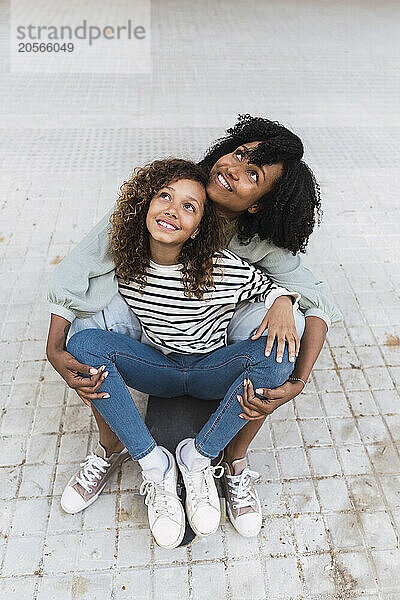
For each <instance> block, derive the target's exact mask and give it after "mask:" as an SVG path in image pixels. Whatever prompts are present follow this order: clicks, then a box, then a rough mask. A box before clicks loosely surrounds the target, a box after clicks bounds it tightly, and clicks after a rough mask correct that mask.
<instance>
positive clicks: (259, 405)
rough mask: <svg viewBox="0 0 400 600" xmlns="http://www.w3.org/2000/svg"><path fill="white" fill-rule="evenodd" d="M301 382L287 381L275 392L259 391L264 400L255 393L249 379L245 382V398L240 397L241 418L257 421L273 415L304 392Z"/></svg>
mask: <svg viewBox="0 0 400 600" xmlns="http://www.w3.org/2000/svg"><path fill="white" fill-rule="evenodd" d="M303 387H304V386H303V384H302V382H301V381H296V382H293V383H292V382H291V381H286V382H285V383H284V384H283V385H281V386H280V387H278V388H275V389H273V390H270V389H267V388H260V389H257V390H256V391H257V394H258V395H259V396H263V398H262V399H260V398H257V396H256V395H255V393H254V388H253V384H252V383H251V381H250V380H249V379H245V380H244V385H243V396H238V397H237V398H238V400H239V402H240V405H241V407H242V408H243V412H242V413H241V415H240V416H241V417H242V418H243V419H246V421H257V420H259V419H265V417H267V416H268V415H270V414H272V413H273V412H274V410H276V409H277V408H279V407H280V406H282V404H286V402H289V400H293V398H295V397H296V396H298V395H299V394H300V392H302V391H303Z"/></svg>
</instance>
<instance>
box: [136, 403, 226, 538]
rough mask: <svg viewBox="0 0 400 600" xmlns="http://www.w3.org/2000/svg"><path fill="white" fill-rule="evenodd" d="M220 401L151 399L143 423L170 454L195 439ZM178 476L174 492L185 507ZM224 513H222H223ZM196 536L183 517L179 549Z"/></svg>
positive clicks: (219, 457)
mask: <svg viewBox="0 0 400 600" xmlns="http://www.w3.org/2000/svg"><path fill="white" fill-rule="evenodd" d="M218 406H219V400H199V399H197V398H192V397H191V396H180V397H178V398H158V397H157V396H150V397H149V401H148V404H147V411H146V417H145V423H146V425H147V427H148V429H149V431H150V433H151V435H152V436H153V437H154V439H155V440H156V442H157V444H159V445H160V446H164V447H165V448H167V449H168V450H169V451H170V452H171V453H172V454H173V455H175V449H176V447H177V445H178V444H179V442H180V441H181V440H183V439H185V438H188V437H195V436H196V435H197V433H198V432H199V431H200V429H201V428H202V427H203V425H204V424H205V423H206V422H207V420H208V418H209V416H210V415H211V414H212V413H213V412H214V411H215V410H216V409H217V408H218ZM222 457H223V453H222V452H221V455H220V456H218V457H217V458H216V459H214V460H213V461H212V464H213V465H214V466H217V465H218V464H220V462H221V461H222ZM178 472H179V475H178V484H177V492H178V496H179V498H180V499H181V501H182V505H183V507H184V508H185V500H186V491H185V486H184V485H183V481H182V476H181V474H180V471H178ZM222 514H224V511H222ZM195 539H196V534H195V533H194V531H193V529H192V528H191V527H190V525H189V521H188V519H187V518H186V529H185V535H184V536H183V540H182V542H181V543H180V545H179V546H178V548H185V547H188V546H190V545H191V544H193V542H194V541H195Z"/></svg>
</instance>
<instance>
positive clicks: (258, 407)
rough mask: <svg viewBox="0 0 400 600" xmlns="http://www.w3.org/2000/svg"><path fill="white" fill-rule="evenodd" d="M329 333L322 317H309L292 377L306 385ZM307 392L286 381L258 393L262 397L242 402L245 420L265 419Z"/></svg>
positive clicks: (294, 383) (298, 382)
mask: <svg viewBox="0 0 400 600" xmlns="http://www.w3.org/2000/svg"><path fill="white" fill-rule="evenodd" d="M326 333H327V327H326V324H325V322H324V321H323V320H322V319H320V318H319V317H306V326H305V330H304V333H303V337H302V338H301V344H300V352H299V356H298V358H297V360H296V364H295V367H294V371H293V373H292V374H291V376H290V377H298V378H299V379H302V380H303V381H305V382H307V380H308V378H309V376H310V373H311V371H312V368H313V366H314V364H315V361H316V360H317V358H318V356H319V353H320V352H321V349H322V346H323V345H324V342H325V338H326ZM303 389H304V385H303V383H302V382H301V381H296V382H291V381H286V382H285V383H284V384H283V385H281V386H280V387H278V388H275V389H268V388H261V389H257V390H255V392H256V394H257V395H259V396H262V399H259V398H257V397H256V396H255V395H254V394H253V395H252V398H251V400H247V403H246V404H245V403H244V402H245V400H244V399H242V406H243V410H244V414H243V417H244V418H245V419H247V420H249V421H254V420H258V419H264V418H265V417H266V416H267V415H270V414H271V413H273V412H274V410H276V409H277V408H278V407H279V406H282V404H286V402H289V400H293V398H295V397H296V396H297V395H298V394H300V392H302V391H303Z"/></svg>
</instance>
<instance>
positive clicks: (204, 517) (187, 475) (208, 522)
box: [175, 438, 224, 536]
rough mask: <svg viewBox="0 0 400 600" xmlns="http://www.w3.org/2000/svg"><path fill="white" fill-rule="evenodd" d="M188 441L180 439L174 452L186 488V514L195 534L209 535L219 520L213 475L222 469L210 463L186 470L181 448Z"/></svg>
mask: <svg viewBox="0 0 400 600" xmlns="http://www.w3.org/2000/svg"><path fill="white" fill-rule="evenodd" d="M188 441H190V438H188V439H186V440H182V441H181V442H180V443H179V444H178V447H177V448H176V452H175V454H176V462H177V463H178V467H179V470H180V472H181V473H182V478H183V483H184V485H185V488H186V504H185V506H186V515H187V518H188V520H189V523H190V526H191V528H192V529H193V531H194V532H195V533H196V535H199V536H206V535H211V534H212V533H215V532H216V531H217V529H218V527H219V523H220V520H221V507H220V503H219V496H218V492H217V488H216V485H215V481H214V477H216V478H219V477H222V475H223V472H224V470H223V468H222V467H213V466H212V465H211V464H210V465H209V466H208V467H206V468H205V469H202V470H201V471H188V470H187V468H186V466H185V464H184V463H183V461H182V459H181V448H182V446H184V445H185V444H186V443H187V442H188ZM210 463H211V461H210Z"/></svg>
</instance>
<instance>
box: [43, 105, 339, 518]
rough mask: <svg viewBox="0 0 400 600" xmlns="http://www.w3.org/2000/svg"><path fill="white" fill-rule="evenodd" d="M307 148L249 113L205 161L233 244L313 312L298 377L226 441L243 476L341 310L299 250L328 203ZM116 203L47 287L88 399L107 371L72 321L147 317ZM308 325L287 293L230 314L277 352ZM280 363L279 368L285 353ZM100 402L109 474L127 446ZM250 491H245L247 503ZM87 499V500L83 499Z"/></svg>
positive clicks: (63, 367)
mask: <svg viewBox="0 0 400 600" xmlns="http://www.w3.org/2000/svg"><path fill="white" fill-rule="evenodd" d="M302 155H303V145H302V142H301V140H300V139H299V138H298V137H297V136H296V135H295V134H293V133H292V132H291V131H289V130H288V129H287V128H286V127H283V126H282V125H279V124H278V123H274V122H272V121H269V120H268V119H262V118H255V117H251V116H249V115H244V116H242V117H240V118H239V121H238V123H237V124H236V125H235V126H234V127H233V128H231V129H229V130H228V131H227V133H226V135H225V137H223V138H221V139H220V140H218V141H217V142H216V143H215V144H214V146H212V148H211V149H210V150H209V151H208V152H207V154H206V156H205V158H204V160H203V163H202V164H203V166H204V167H205V168H206V169H207V170H208V172H209V180H208V184H207V193H208V196H209V197H210V199H211V200H212V201H213V203H214V204H215V206H216V207H217V209H218V212H219V213H220V215H222V216H223V217H224V219H225V225H226V228H227V229H228V237H227V241H229V246H228V247H229V249H230V250H232V251H234V252H235V253H236V254H238V255H240V256H241V257H242V258H245V259H246V260H247V261H249V262H250V263H255V264H256V265H257V266H258V267H260V268H262V269H263V270H264V271H265V272H266V274H267V275H269V276H270V277H271V279H272V280H273V281H274V282H275V283H277V284H278V285H282V286H284V287H286V288H287V289H289V290H297V291H299V293H301V300H300V308H301V310H302V311H303V312H304V314H305V317H306V319H305V331H304V335H303V337H302V341H301V348H300V353H299V355H298V358H297V361H296V368H295V372H294V373H293V375H294V376H296V378H297V379H292V380H291V381H286V382H285V383H284V384H283V385H282V386H279V387H278V388H276V389H267V388H265V386H262V388H263V392H262V396H263V398H264V401H261V400H260V401H258V400H257V401H255V404H253V405H252V407H249V406H245V416H246V419H248V420H249V422H248V424H247V426H246V427H244V428H243V429H242V430H241V431H240V433H239V434H238V435H237V436H235V437H234V438H233V439H232V441H231V442H230V443H229V445H228V446H227V448H226V451H225V457H226V460H227V464H228V466H229V469H230V470H231V471H232V473H234V476H235V477H236V478H237V477H239V479H240V476H241V475H242V474H243V473H244V475H243V477H245V476H246V477H247V475H246V473H245V471H246V468H245V465H246V460H245V456H246V452H247V448H248V446H249V444H250V442H251V441H252V439H253V438H254V436H255V435H256V433H257V431H258V430H259V428H260V427H261V425H262V424H263V421H264V420H265V417H266V416H267V415H268V414H270V413H271V412H273V411H274V410H275V409H276V408H277V407H279V406H281V405H282V404H284V403H285V402H288V401H290V400H291V399H293V398H295V397H296V396H297V395H298V394H299V393H300V392H301V391H302V390H303V388H304V385H305V382H306V381H307V379H308V377H309V374H310V372H311V369H312V367H313V365H314V363H315V361H316V359H317V357H318V355H319V352H320V351H321V348H322V345H323V343H324V340H325V336H326V331H327V328H328V327H329V325H330V323H331V321H338V320H340V318H341V315H340V312H339V311H338V310H337V308H336V307H335V306H334V304H333V303H332V301H331V299H330V297H329V295H328V294H327V291H326V289H325V287H324V284H323V283H322V282H321V281H319V280H318V279H317V278H315V277H314V276H313V274H312V273H311V272H310V271H308V270H307V269H305V268H304V267H303V266H302V265H301V261H300V258H299V255H298V254H296V253H297V252H299V251H304V249H305V248H306V246H307V243H308V239H309V236H310V234H311V232H312V230H313V227H314V223H315V220H318V218H319V213H320V199H319V190H318V186H317V185H316V183H315V180H314V178H313V175H312V173H311V171H310V170H309V168H308V167H307V165H306V164H305V163H304V162H303V161H302ZM112 210H113V209H112ZM112 210H111V211H110V212H109V213H108V214H107V215H106V216H105V217H104V218H103V219H102V220H101V221H100V223H99V224H98V225H97V226H96V227H95V228H94V229H93V230H92V231H91V232H90V233H89V234H88V235H87V236H86V238H84V239H83V240H82V241H81V242H80V244H78V245H77V246H76V247H75V248H74V249H73V250H72V252H71V253H70V254H69V255H68V256H67V257H66V258H65V259H64V261H63V262H62V263H61V264H60V265H59V266H58V267H57V269H56V270H55V271H54V273H53V276H52V280H51V282H50V287H49V293H48V299H49V301H50V311H51V313H52V315H51V323H50V329H49V337H48V344H47V356H48V358H49V361H50V362H51V364H52V365H53V366H54V368H55V369H56V370H57V371H58V372H59V373H60V375H61V376H62V377H63V378H64V380H65V381H66V382H67V383H68V385H69V386H70V387H72V388H74V389H75V390H76V391H77V393H78V394H79V396H80V397H81V398H82V399H83V401H84V402H86V403H88V404H89V405H90V403H91V402H92V400H95V399H96V398H97V399H98V398H100V397H101V394H99V393H98V392H97V386H98V384H99V381H100V379H101V373H96V370H94V373H91V369H93V366H92V365H90V364H89V365H82V364H79V363H78V362H77V361H76V360H75V359H74V358H73V357H72V356H71V355H70V354H68V353H67V352H66V349H65V340H66V336H67V334H68V331H69V330H70V326H71V323H72V328H74V329H75V331H76V330H77V329H78V328H80V327H85V326H86V327H87V326H91V327H98V328H103V329H107V328H112V329H114V330H115V331H120V332H121V333H125V334H127V335H130V336H131V337H137V338H139V339H140V335H141V328H140V323H138V321H137V320H136V319H133V318H132V315H131V314H130V313H129V311H127V309H126V304H125V303H124V302H123V301H122V299H121V298H120V297H119V295H118V294H117V291H118V285H117V281H116V279H115V262H114V257H113V254H112V253H111V252H110V243H109V237H108V230H109V217H110V214H111V212H112ZM296 314H298V313H296ZM75 317H78V318H77V319H76V318H75ZM301 326H302V324H301V323H299V325H298V326H297V327H296V324H295V323H294V319H293V311H292V308H291V307H290V306H286V305H285V303H284V302H280V303H274V304H273V305H272V307H271V308H270V309H269V310H268V311H267V313H265V307H264V305H263V303H259V302H254V303H251V304H249V303H245V304H244V305H242V306H240V307H238V308H237V309H236V311H235V314H234V316H233V318H232V320H231V323H230V325H229V328H228V342H236V341H239V340H242V339H247V338H248V337H250V335H252V334H254V333H255V332H256V337H259V336H260V335H262V334H263V333H264V332H265V333H267V334H268V337H267V341H266V353H267V354H268V352H270V350H271V347H272V343H273V341H274V340H275V338H276V339H277V340H278V348H277V360H279V359H280V357H281V355H282V352H283V348H284V346H285V343H287V346H288V350H289V352H290V354H291V355H294V354H296V353H297V352H298V344H299V338H300V337H301V333H302V329H301ZM303 326H304V325H303ZM277 367H278V368H280V365H279V363H278V365H277ZM79 372H83V373H85V374H86V375H90V374H91V377H90V379H88V378H83V377H81V376H80V375H79ZM92 410H93V412H94V414H95V417H96V421H97V424H98V427H99V438H100V442H101V445H100V446H99V447H98V449H97V454H100V455H101V459H102V460H103V463H102V465H101V468H102V470H100V471H99V470H97V471H96V474H97V475H98V476H99V477H101V481H102V482H103V483H106V482H107V477H108V474H109V473H110V472H111V471H112V470H113V468H115V467H116V466H117V465H118V463H119V461H121V460H123V459H124V458H126V456H124V455H123V446H122V444H121V442H120V441H119V440H118V438H117V437H116V436H115V434H114V433H113V432H112V431H111V430H110V428H109V427H108V426H107V423H106V422H105V421H104V420H103V419H102V417H101V415H99V414H98V413H97V412H96V410H95V408H92ZM90 456H92V458H90ZM90 456H89V457H88V458H87V459H86V461H89V463H90V464H89V467H90V468H91V465H92V463H93V460H95V459H93V455H90ZM96 460H97V459H96ZM228 476H229V475H228ZM247 479H248V478H247ZM232 481H233V480H232ZM232 481H231V483H232ZM236 482H237V479H235V480H234V483H235V489H236V490H238V489H240V490H244V489H249V494H248V495H247V499H248V500H247V501H248V507H250V508H251V509H254V507H255V506H256V503H254V502H253V499H254V496H255V495H256V491H255V489H254V488H252V486H251V482H250V486H247V485H242V483H243V484H244V483H246V482H244V481H241V479H240V481H239V483H240V485H236ZM99 487H101V486H99ZM231 498H233V501H232V506H233V504H234V503H235V499H236V495H235V493H233V494H230V495H229V497H227V502H228V504H229V503H231ZM245 500H246V499H243V498H241V503H242V504H243V502H244V501H245ZM83 501H84V498H82V502H83ZM85 505H86V504H85V503H84V502H83V503H82V504H81V507H82V508H84V507H85ZM245 508H246V507H244V509H245Z"/></svg>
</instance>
